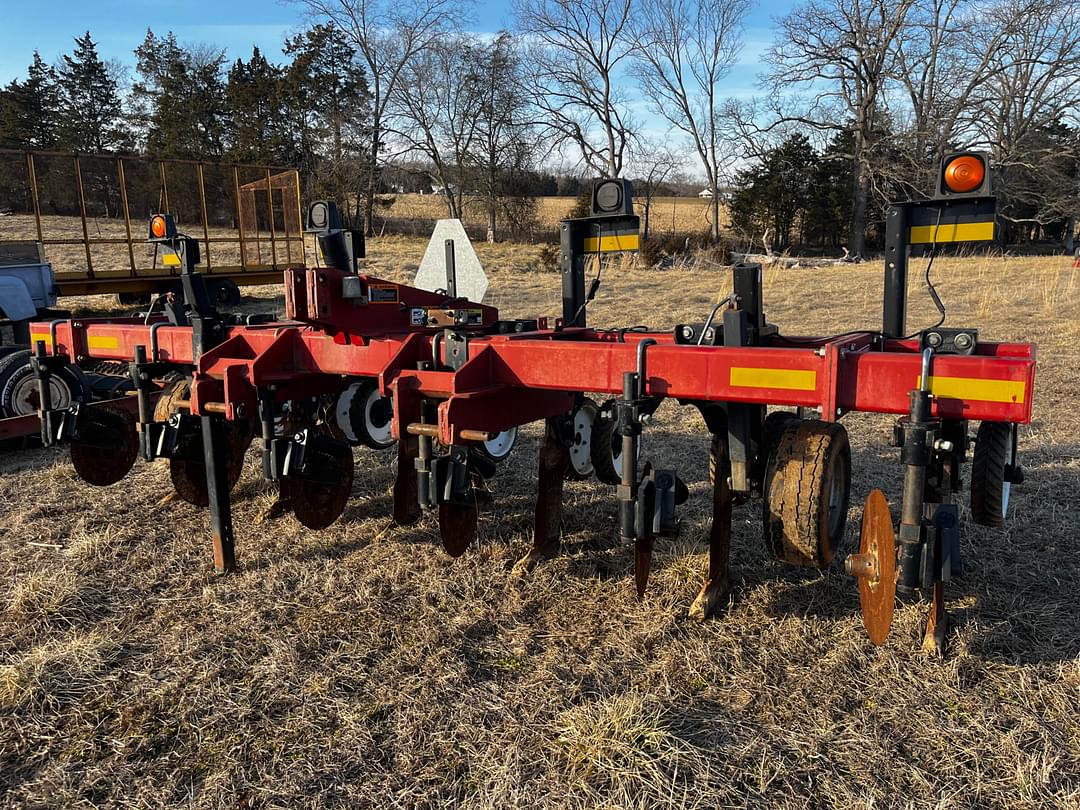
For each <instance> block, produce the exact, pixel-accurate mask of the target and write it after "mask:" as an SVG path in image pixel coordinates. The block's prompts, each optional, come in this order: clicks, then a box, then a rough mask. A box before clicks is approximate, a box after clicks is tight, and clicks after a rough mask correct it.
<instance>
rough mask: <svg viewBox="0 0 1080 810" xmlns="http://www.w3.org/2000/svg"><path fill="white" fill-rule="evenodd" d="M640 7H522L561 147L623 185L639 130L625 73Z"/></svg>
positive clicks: (540, 92)
mask: <svg viewBox="0 0 1080 810" xmlns="http://www.w3.org/2000/svg"><path fill="white" fill-rule="evenodd" d="M633 6H634V2H633V0H515V14H516V17H517V23H518V28H519V29H520V31H521V32H522V33H523V34H525V35H526V36H528V37H529V39H530V41H531V42H532V43H533V48H532V51H531V54H530V63H531V69H532V71H533V83H534V87H535V90H536V101H537V104H538V106H539V107H540V109H541V110H542V111H543V113H544V115H543V116H542V117H541V122H542V123H543V124H544V125H545V126H546V127H547V128H548V130H549V132H550V134H551V136H552V138H553V142H554V144H555V146H557V147H560V146H563V145H566V144H570V145H572V146H573V147H575V148H577V149H578V150H580V152H581V157H582V160H583V161H584V162H585V164H586V165H588V166H589V167H590V168H591V169H593V170H594V171H596V172H599V173H601V174H603V175H606V176H608V177H618V176H619V175H620V174H621V173H622V171H623V161H624V158H625V155H626V149H627V145H628V143H629V141H630V140H631V138H632V137H633V122H632V120H631V118H630V115H629V110H628V107H627V104H626V101H627V99H626V97H625V94H624V92H623V91H622V90H620V88H619V86H618V82H617V79H618V71H619V70H620V69H621V67H622V65H623V62H624V61H625V60H627V59H628V57H629V56H630V54H631V52H632V51H633V41H632V37H631V36H630V30H629V24H630V18H631V9H632V8H633Z"/></svg>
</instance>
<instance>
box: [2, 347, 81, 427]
mask: <svg viewBox="0 0 1080 810" xmlns="http://www.w3.org/2000/svg"><path fill="white" fill-rule="evenodd" d="M33 375H34V372H33V369H31V368H30V350H29V349H22V350H20V351H17V352H12V353H11V354H9V355H8V356H7V357H5V358H3V359H2V360H0V416H3V417H9V416H26V415H28V414H31V413H37V407H36V405H37V403H36V401H35V402H34V403H33V405H34V406H35V407H33V408H32V409H30V410H27V409H26V408H25V407H20V406H19V403H18V401H17V398H18V392H19V390H20V389H21V390H23V391H25V390H26V389H25V386H26V385H28V384H31V385H35V386H36V382H34V381H33V379H32V378H33ZM53 384H54V385H55V386H57V387H60V388H63V389H65V390H66V392H67V399H68V401H67V402H63V401H60V402H53V403H52V405H53V407H54V408H59V407H67V405H70V404H71V403H72V402H83V401H85V400H86V399H87V386H86V381H85V379H84V378H83V374H82V371H81V370H80V369H79V367H78V366H73V365H67V366H64V368H62V369H61V370H60V371H59V372H57V373H55V374H54V375H53ZM35 399H36V388H35Z"/></svg>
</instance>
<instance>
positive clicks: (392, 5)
mask: <svg viewBox="0 0 1080 810" xmlns="http://www.w3.org/2000/svg"><path fill="white" fill-rule="evenodd" d="M295 1H296V2H299V3H300V4H301V5H303V6H304V7H306V8H307V10H308V12H309V14H310V15H311V16H313V17H315V18H316V20H317V21H318V22H329V23H331V24H333V25H334V26H335V27H336V28H338V29H340V30H341V31H342V32H343V33H344V34H345V35H346V37H348V39H349V41H350V42H351V43H352V44H353V45H354V46H355V47H356V50H357V52H358V53H359V54H360V56H361V58H362V59H363V62H364V63H365V64H366V66H367V69H368V71H369V73H370V74H371V75H370V82H371V97H372V98H371V102H372V110H371V138H370V142H369V146H368V149H369V154H368V155H367V161H368V164H369V165H368V172H367V182H366V188H365V189H364V190H363V196H364V227H365V229H366V230H367V232H368V233H369V234H370V233H373V232H374V227H373V226H374V223H373V218H372V213H373V210H374V204H375V195H376V193H377V192H378V190H379V152H380V151H381V150H382V148H383V139H384V137H385V135H386V124H387V114H388V113H389V112H390V111H389V109H388V104H389V102H390V99H391V98H392V97H393V95H394V92H395V90H396V89H397V86H398V82H399V81H400V80H401V76H402V72H403V71H404V70H405V67H406V65H408V64H409V62H410V61H411V60H412V59H413V58H414V57H415V56H416V55H417V54H418V53H420V52H421V51H423V50H424V49H425V48H427V47H428V46H429V45H430V44H431V43H432V42H433V41H434V40H435V39H436V38H437V37H438V36H440V35H441V34H442V33H443V32H444V31H446V30H447V29H448V28H449V27H450V26H451V25H453V24H454V23H455V22H457V21H458V19H459V18H460V15H461V13H462V9H463V8H465V7H467V5H468V2H469V0H295Z"/></svg>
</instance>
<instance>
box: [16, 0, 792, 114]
mask: <svg viewBox="0 0 1080 810" xmlns="http://www.w3.org/2000/svg"><path fill="white" fill-rule="evenodd" d="M789 5H790V4H788V3H783V2H781V1H780V0H761V2H759V3H758V5H757V6H756V7H755V9H754V10H753V12H752V13H751V16H750V19H749V20H748V25H747V31H746V45H745V48H744V51H743V56H742V59H741V60H740V64H739V65H738V66H737V67H736V68H735V70H733V71H732V73H731V75H730V77H729V83H730V88H729V89H728V94H729V95H749V94H751V93H752V92H753V86H754V81H755V78H756V76H757V73H758V71H759V69H760V68H759V66H758V61H759V56H760V53H761V51H762V50H763V49H764V48H765V47H766V45H767V44H768V42H769V40H770V39H771V36H772V33H771V28H772V26H771V18H772V17H773V16H776V15H778V14H783V13H784V12H785V11H786V10H787V9H788V7H789ZM511 24H512V20H511V16H510V0H479V2H478V4H477V6H476V10H475V12H474V23H473V24H472V26H470V27H471V28H472V29H473V30H475V31H478V32H493V31H498V30H499V29H501V28H509V27H510V26H511ZM302 25H303V14H302V11H301V9H300V7H299V6H297V5H294V4H290V3H286V2H276V0H224V2H222V1H221V0H215V1H214V2H211V0H82V2H74V1H73V0H50V2H46V3H39V2H35V0H0V84H7V83H8V82H9V81H11V79H13V78H20V77H22V76H24V75H25V72H26V66H27V65H29V64H30V61H31V59H32V57H33V52H34V49H35V48H37V49H38V50H40V51H41V54H42V56H43V57H44V58H45V60H46V61H47V62H50V63H52V62H55V61H56V60H58V59H59V58H60V55H61V54H63V53H65V52H70V51H71V49H72V47H73V43H72V38H73V37H74V36H76V35H81V34H82V33H83V32H85V31H87V30H89V31H90V32H91V33H92V34H93V36H94V40H95V41H96V42H97V43H98V48H99V51H100V52H101V54H102V56H103V57H105V58H110V59H119V60H120V61H121V62H124V63H126V64H129V65H132V64H133V63H134V56H133V55H132V51H133V50H134V49H135V47H136V46H137V45H138V44H139V43H140V42H142V39H143V37H144V36H145V34H146V29H147V27H150V28H153V29H154V31H155V32H156V33H158V34H164V33H165V32H166V31H170V30H171V31H172V32H174V33H175V34H176V36H177V38H178V39H180V40H181V41H182V42H206V43H208V44H213V45H218V46H220V47H224V48H226V49H227V51H228V55H229V59H230V60H231V59H235V58H236V57H238V56H246V55H247V54H249V53H250V52H251V46H252V45H258V46H259V48H260V49H262V50H263V51H264V53H265V54H266V55H267V56H268V57H270V58H271V59H280V58H281V43H282V41H283V40H284V38H285V35H286V34H288V33H290V32H292V31H295V30H296V29H298V28H300V27H301V26H302Z"/></svg>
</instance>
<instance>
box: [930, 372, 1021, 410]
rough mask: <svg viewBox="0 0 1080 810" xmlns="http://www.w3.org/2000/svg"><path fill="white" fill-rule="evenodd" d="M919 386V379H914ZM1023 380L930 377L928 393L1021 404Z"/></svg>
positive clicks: (936, 395)
mask: <svg viewBox="0 0 1080 810" xmlns="http://www.w3.org/2000/svg"><path fill="white" fill-rule="evenodd" d="M915 387H916V388H918V387H919V381H918V380H916V381H915ZM1025 390H1026V383H1025V381H1024V380H988V379H986V378H985V377H933V376H931V377H930V393H931V394H933V395H934V396H935V397H940V398H941V399H973V400H978V401H979V402H1004V403H1009V404H1012V403H1016V404H1017V405H1022V404H1023V402H1024V392H1025Z"/></svg>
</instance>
